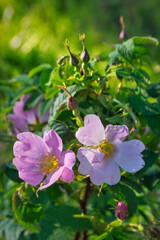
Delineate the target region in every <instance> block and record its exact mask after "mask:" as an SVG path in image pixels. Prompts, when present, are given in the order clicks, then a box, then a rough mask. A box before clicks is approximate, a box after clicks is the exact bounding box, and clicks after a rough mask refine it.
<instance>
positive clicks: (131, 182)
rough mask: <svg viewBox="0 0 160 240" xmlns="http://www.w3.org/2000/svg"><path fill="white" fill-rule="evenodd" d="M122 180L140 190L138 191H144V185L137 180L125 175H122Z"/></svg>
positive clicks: (137, 190)
mask: <svg viewBox="0 0 160 240" xmlns="http://www.w3.org/2000/svg"><path fill="white" fill-rule="evenodd" d="M121 181H122V182H124V183H125V184H127V185H128V186H130V187H131V188H132V189H134V190H135V191H136V192H138V193H142V192H143V188H142V185H141V184H140V183H137V182H135V181H133V180H132V179H130V178H127V177H125V176H122V177H121Z"/></svg>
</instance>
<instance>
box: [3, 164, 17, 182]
mask: <svg viewBox="0 0 160 240" xmlns="http://www.w3.org/2000/svg"><path fill="white" fill-rule="evenodd" d="M2 169H3V171H4V173H5V174H6V175H7V177H8V178H10V179H11V180H12V181H14V182H18V183H20V182H22V180H21V179H20V178H19V177H18V171H17V169H16V167H15V166H14V165H13V164H11V163H9V162H7V163H5V164H3V167H2Z"/></svg>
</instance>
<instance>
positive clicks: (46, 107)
mask: <svg viewBox="0 0 160 240" xmlns="http://www.w3.org/2000/svg"><path fill="white" fill-rule="evenodd" d="M52 102H53V99H52V98H51V99H49V100H47V101H46V100H45V99H43V100H42V101H41V102H40V104H39V107H38V111H39V114H40V116H43V115H44V114H45V113H46V112H47V111H48V110H49V108H50V106H51V104H52Z"/></svg>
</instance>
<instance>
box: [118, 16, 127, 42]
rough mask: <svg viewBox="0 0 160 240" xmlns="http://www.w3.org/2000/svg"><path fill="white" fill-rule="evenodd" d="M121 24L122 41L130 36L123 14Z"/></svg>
mask: <svg viewBox="0 0 160 240" xmlns="http://www.w3.org/2000/svg"><path fill="white" fill-rule="evenodd" d="M120 24H121V32H120V34H119V39H120V40H121V41H122V40H125V39H127V38H128V34H127V33H126V31H125V24H124V19H123V17H122V16H120Z"/></svg>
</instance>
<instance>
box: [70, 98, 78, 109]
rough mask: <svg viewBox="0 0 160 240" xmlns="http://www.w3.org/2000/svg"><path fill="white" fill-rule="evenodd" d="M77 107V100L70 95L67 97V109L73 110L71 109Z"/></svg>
mask: <svg viewBox="0 0 160 240" xmlns="http://www.w3.org/2000/svg"><path fill="white" fill-rule="evenodd" d="M77 107H78V102H77V100H76V99H75V98H74V97H72V96H70V97H68V101H67V108H68V110H73V109H75V108H77Z"/></svg>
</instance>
